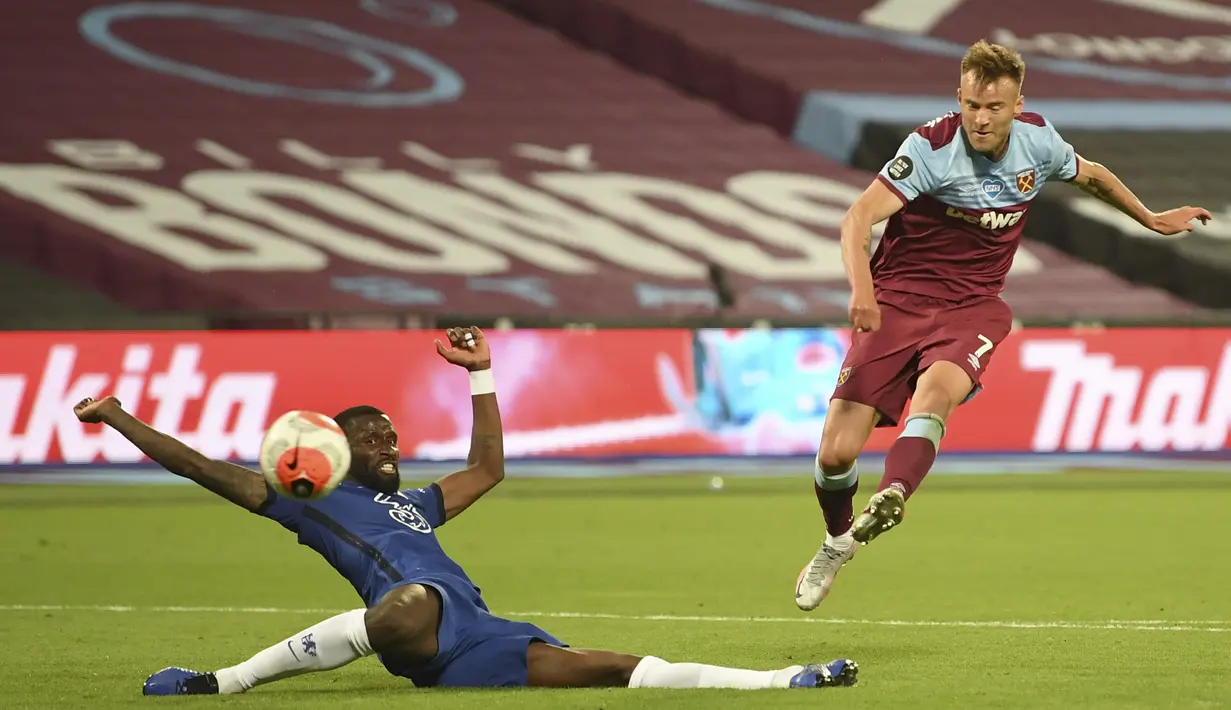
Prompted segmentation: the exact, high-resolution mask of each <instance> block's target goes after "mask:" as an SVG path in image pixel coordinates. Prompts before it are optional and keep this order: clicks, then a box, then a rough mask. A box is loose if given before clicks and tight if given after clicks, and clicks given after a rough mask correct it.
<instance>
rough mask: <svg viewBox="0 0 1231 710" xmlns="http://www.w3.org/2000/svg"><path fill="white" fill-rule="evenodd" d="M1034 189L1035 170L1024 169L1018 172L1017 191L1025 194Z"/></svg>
mask: <svg viewBox="0 0 1231 710" xmlns="http://www.w3.org/2000/svg"><path fill="white" fill-rule="evenodd" d="M1033 190H1034V170H1033V169H1031V170H1023V171H1021V172H1020V173H1018V174H1017V191H1018V192H1020V193H1022V194H1023V195H1028V194H1030V192H1031V191H1033Z"/></svg>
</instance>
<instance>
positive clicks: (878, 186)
mask: <svg viewBox="0 0 1231 710" xmlns="http://www.w3.org/2000/svg"><path fill="white" fill-rule="evenodd" d="M904 204H905V203H903V201H902V198H901V197H899V196H898V195H897V193H895V192H894V191H893V190H890V189H889V188H888V187H886V186H885V184H884V182H882V181H881V179H880V178H877V179H876V180H874V181H872V184H871V185H869V186H868V189H866V190H864V191H863V194H862V195H860V196H859V199H857V200H855V203H854V204H853V205H851V206H850V209H848V210H847V211H846V216H845V217H843V218H842V265H843V266H845V267H846V279H847V281H848V282H850V285H851V313H850V316H851V324H852V325H853V326H854V327H855V328H856V329H857V330H867V331H873V330H877V329H879V328H880V308H879V307H878V306H877V305H876V294H875V293H874V291H873V289H872V268H871V266H870V265H869V263H868V257H869V256H871V254H872V227H873V226H874V225H877V224H880V223H881V222H884V221H885V220H887V219H889V218H890V217H891V216H893V214H894V213H895V212H897V211H898V210H900V209H902V207H903V205H904Z"/></svg>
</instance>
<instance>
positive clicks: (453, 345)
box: [436, 326, 492, 371]
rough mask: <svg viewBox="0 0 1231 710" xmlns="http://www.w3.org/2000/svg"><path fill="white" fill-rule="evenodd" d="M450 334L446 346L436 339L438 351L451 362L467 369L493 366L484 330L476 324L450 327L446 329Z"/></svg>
mask: <svg viewBox="0 0 1231 710" xmlns="http://www.w3.org/2000/svg"><path fill="white" fill-rule="evenodd" d="M445 334H446V335H448V336H449V346H450V347H448V348H446V347H445V346H444V345H443V344H441V342H440V341H439V340H437V341H436V352H438V353H440V356H441V357H443V358H444V359H446V360H448V361H449V362H451V363H453V364H454V365H457V366H459V367H464V368H466V369H467V370H471V371H477V370H487V369H489V368H490V367H491V366H492V353H491V349H490V348H489V347H488V345H487V339H486V338H484V337H483V331H481V330H479V329H478V328H477V327H475V326H471V327H469V328H449V329H448V330H446V331H445Z"/></svg>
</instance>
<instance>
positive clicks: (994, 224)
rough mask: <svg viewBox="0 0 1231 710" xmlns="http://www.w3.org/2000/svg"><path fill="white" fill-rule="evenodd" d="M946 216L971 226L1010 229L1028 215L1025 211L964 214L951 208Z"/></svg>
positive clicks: (947, 210)
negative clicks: (1023, 216)
mask: <svg viewBox="0 0 1231 710" xmlns="http://www.w3.org/2000/svg"><path fill="white" fill-rule="evenodd" d="M945 214H946V215H947V216H949V217H953V218H955V219H960V220H962V221H964V222H969V223H970V224H977V225H979V226H980V227H982V228H984V229H991V230H996V229H1008V228H1009V227H1012V226H1013V225H1015V224H1017V223H1018V222H1020V221H1022V215H1024V214H1026V211H1025V210H1018V211H1017V212H992V211H990V210H989V211H987V212H984V213H983V214H970V213H968V212H963V211H962V210H960V209H958V208H956V207H949V208H948V209H946V210H945Z"/></svg>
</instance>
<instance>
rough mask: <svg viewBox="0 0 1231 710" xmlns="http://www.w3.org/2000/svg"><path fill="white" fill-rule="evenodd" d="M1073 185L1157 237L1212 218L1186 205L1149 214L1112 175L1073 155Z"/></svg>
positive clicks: (1178, 232)
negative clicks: (1156, 233) (1075, 171)
mask: <svg viewBox="0 0 1231 710" xmlns="http://www.w3.org/2000/svg"><path fill="white" fill-rule="evenodd" d="M1073 184H1074V185H1077V186H1078V187H1080V188H1081V189H1082V190H1084V191H1086V192H1087V193H1089V194H1091V195H1093V196H1094V197H1097V198H1098V199H1100V200H1102V201H1103V202H1106V203H1107V204H1109V205H1111V206H1112V207H1115V208H1116V209H1118V210H1120V211H1121V212H1123V213H1124V214H1126V215H1128V216H1129V217H1132V218H1133V219H1135V220H1137V222H1138V223H1139V224H1141V225H1142V226H1144V227H1146V228H1147V229H1150V230H1153V231H1155V232H1158V233H1159V234H1164V235H1172V234H1180V233H1182V232H1190V231H1192V229H1193V226H1194V225H1193V224H1192V221H1193V220H1194V219H1196V220H1200V221H1201V223H1202V224H1205V223H1206V222H1209V221H1210V219H1212V217H1211V215H1210V213H1209V210H1206V209H1205V208H1203V207H1190V206H1187V205H1186V206H1184V207H1177V208H1175V209H1173V210H1167V211H1166V212H1151V211H1150V210H1149V208H1147V207H1146V206H1145V205H1144V204H1143V203H1142V202H1141V200H1140V199H1138V198H1137V196H1136V195H1134V194H1133V191H1132V190H1130V189H1128V186H1127V185H1125V184H1124V183H1123V182H1122V181H1121V180H1120V178H1118V177H1116V174H1115V173H1113V172H1111V170H1109V169H1107V167H1106V166H1104V165H1101V164H1099V163H1095V162H1092V161H1089V160H1086V159H1085V158H1083V157H1081V156H1080V155H1079V156H1077V176H1076V177H1074V178H1073Z"/></svg>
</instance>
